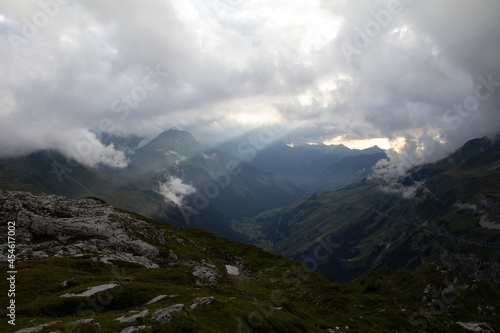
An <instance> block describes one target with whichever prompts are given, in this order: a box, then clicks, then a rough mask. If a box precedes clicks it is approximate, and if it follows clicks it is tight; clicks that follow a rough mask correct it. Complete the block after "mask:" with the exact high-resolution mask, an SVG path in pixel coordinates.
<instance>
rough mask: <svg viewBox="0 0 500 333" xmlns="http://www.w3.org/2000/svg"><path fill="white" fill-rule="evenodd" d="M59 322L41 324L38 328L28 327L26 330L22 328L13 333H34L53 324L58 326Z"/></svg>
mask: <svg viewBox="0 0 500 333" xmlns="http://www.w3.org/2000/svg"><path fill="white" fill-rule="evenodd" d="M59 323H60V321H53V322H51V323H46V324H41V325H38V326H33V327H28V328H22V329H20V330H17V331H15V332H14V333H34V332H39V331H41V330H43V329H44V328H45V327H49V326H52V325H55V324H59Z"/></svg>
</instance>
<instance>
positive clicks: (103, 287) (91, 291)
mask: <svg viewBox="0 0 500 333" xmlns="http://www.w3.org/2000/svg"><path fill="white" fill-rule="evenodd" d="M118 286H119V285H118V284H115V283H108V284H103V285H100V286H95V287H90V288H88V290H86V291H84V292H83V293H80V294H69V293H67V294H63V295H61V296H59V297H90V296H92V295H94V294H97V293H100V292H101V291H104V290H108V289H113V288H114V287H118Z"/></svg>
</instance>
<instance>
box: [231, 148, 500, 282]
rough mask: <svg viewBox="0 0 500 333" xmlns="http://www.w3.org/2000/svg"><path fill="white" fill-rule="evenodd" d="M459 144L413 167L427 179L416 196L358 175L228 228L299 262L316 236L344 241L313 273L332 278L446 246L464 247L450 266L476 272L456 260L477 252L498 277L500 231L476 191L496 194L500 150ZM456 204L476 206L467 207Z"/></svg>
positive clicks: (430, 255) (411, 263)
mask: <svg viewBox="0 0 500 333" xmlns="http://www.w3.org/2000/svg"><path fill="white" fill-rule="evenodd" d="M471 146H472V147H471ZM464 147H465V148H467V149H464V151H465V152H463V151H459V152H457V153H456V154H454V155H453V156H452V158H451V159H448V160H444V161H442V162H440V163H437V164H435V165H429V166H425V167H423V168H421V169H420V170H416V171H415V172H414V174H413V175H414V176H415V178H416V179H413V180H422V179H426V177H429V178H428V179H427V181H426V183H425V184H424V185H423V186H422V187H421V188H420V189H419V190H418V191H417V193H416V196H415V198H413V199H403V198H401V196H399V195H396V194H389V193H386V192H383V191H381V189H380V186H379V185H378V184H377V183H373V182H369V181H363V182H360V183H357V184H354V185H351V186H348V187H346V188H343V189H340V190H337V191H333V192H320V193H317V194H315V195H313V196H311V197H309V198H308V199H305V200H302V201H299V202H297V203H295V204H293V205H291V206H288V207H284V208H279V209H275V210H271V211H267V212H264V213H262V214H260V215H259V216H257V217H256V218H253V219H249V220H244V221H242V222H237V221H233V227H234V228H235V229H236V230H240V231H244V232H246V234H247V235H248V236H249V237H251V238H252V240H253V241H254V243H256V244H259V245H261V246H263V247H266V248H268V249H272V250H273V251H275V252H277V253H281V254H283V255H285V256H287V257H291V258H294V259H296V260H299V261H302V260H304V259H305V258H306V257H308V256H311V257H312V256H313V254H314V252H313V251H314V249H315V248H316V247H317V243H318V239H325V237H327V236H328V237H329V239H330V240H331V242H333V243H338V244H341V246H340V247H339V248H338V249H336V251H335V252H334V253H333V254H332V255H331V256H330V257H329V259H328V261H327V262H324V263H320V267H319V270H318V272H320V273H321V274H323V275H324V276H327V277H328V278H330V279H332V280H334V281H347V280H350V279H352V278H354V277H357V276H359V275H360V274H362V272H364V271H366V270H367V269H369V268H371V267H377V266H380V265H390V266H391V267H392V268H394V269H414V268H417V267H422V266H425V265H426V264H429V263H430V262H432V261H435V260H440V259H447V258H443V253H445V254H446V253H448V254H453V255H454V254H457V253H458V254H463V258H462V259H460V258H458V257H455V258H453V260H454V262H451V261H450V263H449V266H450V267H451V266H454V267H455V268H457V270H461V271H462V272H463V273H464V274H465V275H467V276H472V275H473V274H475V268H474V267H472V266H473V264H471V265H470V266H471V267H460V263H457V261H462V260H463V261H464V262H467V261H468V259H469V257H470V256H475V259H474V260H476V259H477V260H476V261H477V262H482V265H483V266H484V267H482V269H484V271H485V272H486V273H485V274H487V275H489V277H490V278H491V279H493V280H497V281H499V278H500V276H498V273H496V272H495V269H494V267H495V266H496V265H497V264H495V262H496V263H498V262H500V243H499V241H498V239H499V235H500V231H499V230H493V229H485V228H482V227H481V226H480V225H479V222H480V220H481V217H482V216H483V215H485V214H486V215H487V216H488V217H489V218H490V219H491V220H492V221H498V217H497V216H496V215H498V212H497V213H495V212H493V211H492V209H490V208H488V207H482V206H481V205H480V202H479V197H480V196H481V195H482V196H487V197H490V198H493V200H496V201H500V196H499V190H498V188H499V187H498V184H500V168H496V167H495V166H496V164H495V163H498V159H499V156H500V153H499V151H500V149H499V147H498V146H497V147H496V148H494V147H493V149H489V150H487V151H482V150H483V149H482V148H481V140H479V141H478V142H477V141H473V142H471V143H469V144H468V145H466V146H464ZM471 156H473V158H471ZM452 159H453V161H450V160H452ZM404 181H407V182H408V183H409V184H411V182H409V180H408V179H406V180H404ZM457 203H461V204H469V205H474V206H475V207H476V208H477V209H476V210H474V211H472V210H467V209H464V208H463V207H458V206H457V205H456V204H457ZM262 240H264V241H262ZM488 266H491V267H492V268H488ZM480 278H484V276H481V277H480ZM491 279H490V280H491Z"/></svg>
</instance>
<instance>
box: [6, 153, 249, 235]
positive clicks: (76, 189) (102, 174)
mask: <svg viewBox="0 0 500 333" xmlns="http://www.w3.org/2000/svg"><path fill="white" fill-rule="evenodd" d="M156 178H157V177H156V176H155V175H154V174H153V173H152V172H150V171H147V170H142V169H139V168H137V167H134V166H130V165H129V166H128V167H127V168H124V169H115V168H109V167H101V168H89V167H86V166H84V165H81V164H78V163H76V162H75V161H71V160H68V159H66V158H65V157H64V156H62V155H61V154H59V153H57V152H52V151H40V152H37V153H33V154H30V155H28V156H25V157H19V158H11V159H4V160H0V189H3V190H25V191H31V192H34V193H36V194H43V193H48V194H56V195H61V196H66V197H70V198H81V197H84V196H94V197H99V198H101V199H104V200H106V201H107V202H109V203H110V204H112V205H114V206H115V207H118V208H122V209H128V210H133V211H136V212H139V213H140V214H143V215H145V216H148V217H150V218H154V219H156V220H158V221H161V222H164V223H168V224H170V225H173V226H177V227H186V221H185V219H184V217H183V214H182V211H181V210H180V209H179V207H178V206H176V205H174V204H173V203H168V202H165V198H164V196H163V195H161V194H160V193H158V191H157V187H158V182H157V180H156ZM190 226H191V227H197V228H202V229H204V230H209V231H211V232H214V233H216V234H218V235H220V236H224V237H228V238H230V239H237V240H241V237H240V236H238V235H237V234H235V233H234V232H233V231H232V230H231V229H230V228H229V227H228V226H227V224H226V223H225V222H224V217H223V215H222V214H221V213H220V212H218V211H217V210H216V209H214V208H213V207H212V206H211V205H208V206H207V207H206V208H205V209H203V210H202V211H200V212H199V213H198V214H196V215H193V216H191V217H190Z"/></svg>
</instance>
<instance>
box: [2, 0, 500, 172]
mask: <svg viewBox="0 0 500 333" xmlns="http://www.w3.org/2000/svg"><path fill="white" fill-rule="evenodd" d="M42 3H43V4H52V7H50V6H49V7H47V6H46V5H41V4H42ZM393 3H394V1H393V0H359V1H330V0H310V1H303V0H246V1H228V0H203V1H202V0H186V1H178V0H166V1H140V2H139V1H121V0H107V1H97V0H94V1H92V0H89V1H83V0H72V1H66V0H65V1H62V0H45V1H37V0H26V1H3V2H0V49H1V50H2V52H0V77H2V80H1V81H0V139H1V142H0V157H5V156H12V155H15V154H18V155H19V154H26V153H29V152H32V151H34V150H35V149H41V148H47V147H51V148H55V149H58V150H60V151H61V152H63V153H65V151H66V146H67V145H68V144H69V145H70V146H71V147H72V149H76V148H77V145H78V144H79V142H80V141H81V140H87V137H86V134H88V133H89V130H91V129H101V130H102V131H110V132H113V133H115V134H122V135H126V134H139V135H141V134H150V133H151V132H155V133H158V131H159V130H161V129H168V128H170V127H172V126H177V127H179V128H181V129H185V130H189V131H192V132H194V133H196V136H197V137H198V138H199V139H200V140H202V141H204V142H205V143H208V144H210V143H212V142H214V141H223V140H225V139H228V138H229V137H231V136H233V135H236V134H241V132H242V131H245V130H248V129H250V128H251V127H255V126H266V125H267V123H270V124H273V125H278V126H283V127H288V128H294V129H298V130H296V131H294V132H293V133H291V134H290V136H291V137H289V138H286V140H287V142H295V143H300V142H323V141H325V140H331V139H332V138H336V137H339V136H344V135H346V134H347V135H346V136H345V138H346V140H363V139H373V138H383V139H385V138H387V139H388V140H389V141H390V142H395V141H397V140H399V139H400V138H404V139H405V140H404V145H405V146H404V147H402V149H398V150H397V151H394V153H395V154H396V153H397V154H400V155H401V154H403V155H404V154H407V155H408V154H409V155H408V156H406V157H405V156H402V158H406V159H411V158H412V155H415V154H416V155H419V156H420V155H421V156H424V157H425V159H424V160H426V161H430V160H435V159H438V158H441V157H443V156H444V154H446V153H449V152H451V151H453V150H454V149H456V148H458V147H460V146H461V145H462V144H463V143H465V142H466V141H467V140H470V139H472V138H475V137H481V136H484V135H488V134H495V133H498V132H499V131H500V112H499V106H500V87H499V86H498V85H497V84H498V82H500V67H499V66H498V63H500V34H499V33H498V31H500V20H498V15H497V14H498V13H499V12H500V1H498V0H483V1H480V2H477V1H470V0H441V1H412V0H401V1H400V3H399V5H398V6H397V8H398V10H397V11H394V12H392V14H391V17H390V20H389V19H388V18H387V16H384V13H387V11H388V10H390V8H392V7H391V6H393V5H392V4H393ZM377 24H378V28H377ZM367 29H368V30H367ZM370 29H371V30H370ZM360 32H361V33H360ZM363 35H365V37H363ZM16 38H17V39H16ZM363 38H364V39H365V41H364V42H363V41H362V39H363ZM343 43H344V44H343ZM345 43H351V44H352V45H353V46H355V47H356V48H357V51H356V52H354V53H353V54H351V55H350V56H346V52H345V48H344V49H343V48H342V45H344V46H345ZM152 71H153V72H155V71H156V74H155V73H152ZM166 73H168V76H167V74H166ZM481 77H482V78H483V80H486V81H490V85H489V87H486V88H481V89H479V90H478V86H479V85H480V84H482V81H481V80H482V79H480V78H481ZM489 77H491V80H490V79H489ZM476 92H479V94H480V96H481V98H482V99H479V104H478V105H477V108H476V105H475V104H474V103H475V100H473V99H471V98H469V99H467V98H468V97H469V96H473V97H474V96H476ZM488 94H489V95H488ZM486 96H488V97H486ZM116 101H119V103H116ZM467 103H469V104H468V106H469V108H470V109H471V110H473V111H469V110H467V105H466V104H467ZM471 103H472V104H471ZM459 104H462V105H464V107H463V109H462V108H461V107H456V105H459ZM458 123H460V125H459V126H458ZM428 139H430V140H432V142H434V145H435V148H433V152H432V154H429V152H430V150H429V149H430V148H427V152H428V154H423V155H422V154H421V153H422V151H423V150H422V149H423V148H422V147H423V146H425V145H426V142H427V143H428V142H430V141H428ZM90 141H92V140H90ZM80 146H82V144H81V143H80ZM411 149H414V150H413V151H412V150H411ZM83 160H86V161H87V164H89V165H95V164H96V163H98V162H103V163H108V164H112V165H122V164H123V159H122V156H121V155H120V152H117V151H116V150H114V149H113V147H104V146H102V145H101V146H99V145H98V144H96V145H95V152H94V153H93V154H90V157H87V158H86V159H83V158H82V161H83Z"/></svg>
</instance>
